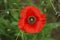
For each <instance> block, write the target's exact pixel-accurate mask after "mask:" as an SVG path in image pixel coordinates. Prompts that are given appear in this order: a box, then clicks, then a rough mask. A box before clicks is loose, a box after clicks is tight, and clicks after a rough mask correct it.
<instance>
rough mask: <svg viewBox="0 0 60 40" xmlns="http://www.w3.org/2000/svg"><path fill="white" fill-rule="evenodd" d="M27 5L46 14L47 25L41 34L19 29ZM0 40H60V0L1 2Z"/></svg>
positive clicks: (4, 0)
mask: <svg viewBox="0 0 60 40" xmlns="http://www.w3.org/2000/svg"><path fill="white" fill-rule="evenodd" d="M27 5H34V6H36V7H38V8H39V9H40V10H41V11H42V13H45V14H46V18H47V23H46V25H45V27H44V29H43V30H42V31H41V32H40V33H36V34H28V33H24V32H23V31H21V30H19V29H18V26H17V22H18V19H19V18H20V17H19V16H20V10H21V9H22V8H23V7H24V6H27ZM0 40H60V0H0Z"/></svg>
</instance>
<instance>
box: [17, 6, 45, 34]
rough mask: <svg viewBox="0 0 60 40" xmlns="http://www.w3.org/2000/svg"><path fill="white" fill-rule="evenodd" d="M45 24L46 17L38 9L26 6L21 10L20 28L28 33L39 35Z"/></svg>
mask: <svg viewBox="0 0 60 40" xmlns="http://www.w3.org/2000/svg"><path fill="white" fill-rule="evenodd" d="M45 23H46V17H45V15H44V14H42V13H41V12H40V10H39V9H38V8H37V7H35V6H26V7H24V8H23V9H22V10H21V14H20V19H19V21H18V28H19V29H21V30H23V31H25V32H28V33H38V32H40V31H41V30H42V29H43V27H44V24H45Z"/></svg>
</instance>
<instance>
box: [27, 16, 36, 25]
mask: <svg viewBox="0 0 60 40" xmlns="http://www.w3.org/2000/svg"><path fill="white" fill-rule="evenodd" d="M35 22H36V17H34V16H29V17H28V23H29V24H34V23H35Z"/></svg>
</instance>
